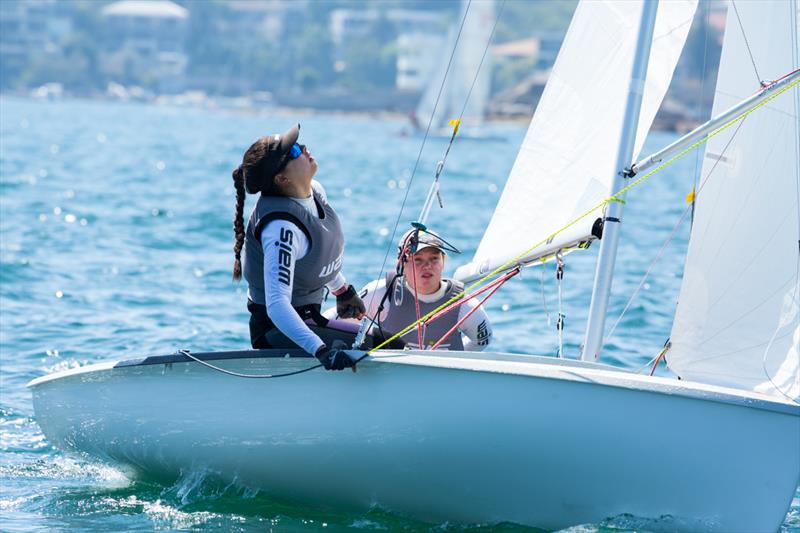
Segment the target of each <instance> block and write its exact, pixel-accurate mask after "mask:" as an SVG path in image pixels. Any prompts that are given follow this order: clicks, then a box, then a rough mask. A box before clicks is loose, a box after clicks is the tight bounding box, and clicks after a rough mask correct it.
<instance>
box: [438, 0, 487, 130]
mask: <svg viewBox="0 0 800 533" xmlns="http://www.w3.org/2000/svg"><path fill="white" fill-rule="evenodd" d="M495 16H496V15H495V12H494V0H472V2H471V3H470V4H469V12H468V14H467V19H466V20H465V21H464V29H463V30H462V31H461V40H460V42H459V45H458V51H457V53H456V57H455V60H456V65H455V68H456V70H455V71H454V72H453V77H454V80H455V83H454V84H453V85H452V87H451V91H450V102H451V107H452V110H451V115H452V116H450V117H447V119H450V118H458V117H459V115H460V114H461V110H462V109H464V116H463V117H462V118H463V122H464V126H465V127H474V126H479V125H481V124H482V123H483V118H484V115H485V114H486V104H487V102H488V100H489V89H490V82H491V74H492V57H491V56H492V54H491V53H489V52H488V51H487V50H486V49H487V47H488V46H490V44H491V43H490V42H489V40H490V39H491V37H492V28H493V27H494V22H495ZM484 51H486V53H485V54H484ZM481 60H483V64H481ZM473 82H474V83H473ZM470 89H472V92H470ZM468 97H469V100H468V99H467V98H468ZM464 104H466V108H464ZM446 124H447V123H446V122H445V123H444V124H443V125H446Z"/></svg>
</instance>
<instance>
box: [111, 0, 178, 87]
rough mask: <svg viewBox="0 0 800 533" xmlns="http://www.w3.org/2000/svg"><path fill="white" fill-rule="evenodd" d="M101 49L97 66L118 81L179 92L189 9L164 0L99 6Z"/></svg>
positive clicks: (124, 2) (130, 0)
mask: <svg viewBox="0 0 800 533" xmlns="http://www.w3.org/2000/svg"><path fill="white" fill-rule="evenodd" d="M102 15H103V19H104V22H105V29H106V32H105V39H104V45H105V50H104V52H103V54H102V55H101V60H100V61H101V68H102V69H103V70H104V71H105V73H106V74H109V75H111V76H112V77H117V79H118V81H122V82H131V81H132V80H138V81H140V82H141V81H144V82H149V83H150V84H152V85H154V88H156V89H158V90H159V91H161V92H180V91H181V90H182V89H183V86H184V83H185V73H186V65H187V63H188V57H187V55H186V53H185V40H186V35H187V30H188V27H187V26H188V19H189V12H188V11H187V10H186V9H185V8H183V7H181V6H179V5H177V4H175V3H173V2H169V1H167V0H123V1H121V2H115V3H113V4H109V5H107V6H106V7H104V8H103V11H102Z"/></svg>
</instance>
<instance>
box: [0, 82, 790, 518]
mask: <svg viewBox="0 0 800 533" xmlns="http://www.w3.org/2000/svg"><path fill="white" fill-rule="evenodd" d="M293 121H299V122H301V123H302V133H301V138H302V141H303V142H304V143H306V144H307V145H308V146H309V147H310V149H311V150H312V152H313V153H314V155H315V157H316V158H317V160H318V161H319V163H320V169H319V172H318V174H317V178H318V179H319V181H321V182H322V183H323V184H324V185H325V187H326V189H327V192H328V196H329V199H330V201H331V202H332V203H333V204H334V206H335V207H336V209H337V211H338V212H339V213H340V214H341V217H342V219H343V223H344V229H345V234H346V237H347V251H346V259H345V266H344V273H345V275H346V276H347V277H348V279H349V280H350V281H351V282H352V283H353V284H354V285H356V286H360V285H363V284H364V283H366V282H368V281H369V280H371V279H374V278H375V277H377V276H378V275H379V274H380V272H381V271H382V269H383V268H384V259H385V257H386V255H387V253H389V255H390V256H391V255H392V254H391V252H388V251H389V250H391V249H392V248H393V244H392V243H393V242H394V240H396V238H393V237H392V235H393V234H394V233H395V225H396V224H397V223H398V221H399V227H398V228H397V235H399V233H400V232H402V231H404V230H405V229H406V228H407V227H408V223H409V221H411V220H414V219H415V218H416V217H417V214H418V211H419V209H420V207H421V205H422V202H423V199H424V197H425V193H426V192H427V189H428V187H429V185H430V182H431V179H432V177H433V173H434V170H435V166H436V162H437V161H438V160H439V159H440V158H441V157H442V155H443V153H444V149H445V143H444V142H442V141H439V140H429V141H428V142H427V143H426V145H425V146H424V150H423V151H422V154H421V157H420V159H419V164H418V165H416V166H415V162H416V160H417V157H418V154H419V153H420V145H421V142H422V139H421V138H419V137H413V136H412V137H403V136H399V135H398V132H399V131H400V130H401V129H403V127H404V124H403V123H402V122H400V121H397V120H392V119H386V118H380V117H371V118H370V117H359V118H355V117H352V116H339V115H325V114H318V113H314V114H300V113H288V112H276V111H262V112H253V111H248V112H243V111H242V112H233V111H219V110H218V111H211V110H204V109H187V108H176V107H159V106H151V105H144V104H123V103H109V102H91V101H64V102H39V101H33V100H25V99H17V98H9V97H3V98H2V99H0V531H67V530H69V531H75V530H85V531H123V530H126V531H127V530H141V531H151V530H167V531H171V530H202V531H208V530H219V531H267V530H269V531H318V530H325V531H327V530H330V531H375V530H381V531H383V530H390V531H391V530H402V531H437V532H438V531H460V532H462V531H537V530H535V529H532V528H525V527H522V526H518V525H514V524H503V525H500V526H497V525H494V526H485V525H480V524H476V525H472V526H464V525H454V524H447V523H445V524H424V523H421V522H416V521H414V520H410V519H407V518H405V517H402V516H397V515H393V514H391V513H388V512H385V511H382V510H380V509H374V510H372V511H370V512H369V513H366V514H363V515H353V514H346V513H345V514H329V513H321V512H318V511H316V510H314V509H309V508H304V507H299V506H286V505H283V504H279V503H276V502H273V501H270V500H269V499H267V498H265V497H263V496H262V495H260V494H258V493H257V492H252V491H248V490H244V489H241V488H238V487H232V486H224V485H219V484H218V483H217V482H215V481H214V480H211V479H204V478H203V477H202V476H191V475H190V476H187V477H185V478H183V479H180V480H178V481H177V482H176V483H174V484H172V485H162V484H159V483H157V482H155V481H149V480H128V479H126V478H125V477H124V476H123V475H122V474H121V473H120V472H118V471H116V470H114V469H113V468H111V467H108V466H104V465H102V464H98V463H93V462H87V461H86V460H84V459H81V458H76V457H72V456H68V455H65V454H64V453H62V452H60V451H59V450H57V449H56V448H54V447H53V446H51V445H50V444H49V443H48V442H47V440H46V439H45V438H44V436H43V435H42V433H41V431H40V430H39V428H38V427H37V425H36V422H35V419H34V416H33V408H32V405H31V396H30V393H29V392H28V390H27V389H26V388H25V384H26V383H27V382H28V381H29V380H31V379H33V378H36V377H39V376H41V375H43V374H45V373H48V372H53V371H57V370H63V369H67V368H71V367H74V366H77V365H81V364H86V363H94V362H99V361H105V360H109V359H120V358H132V357H138V356H142V355H153V354H166V353H172V352H174V351H175V350H177V349H181V348H189V349H191V350H192V351H211V350H231V349H241V348H246V347H248V330H247V319H248V316H249V315H248V313H247V311H246V309H245V298H246V297H245V290H246V289H245V287H244V286H243V285H241V284H236V283H233V282H232V281H231V266H232V262H233V252H232V246H233V232H232V225H231V219H232V215H233V208H234V198H235V196H234V190H233V186H232V181H231V177H230V172H231V169H232V168H233V167H234V166H235V165H236V164H237V163H238V162H239V161H240V160H241V154H242V152H243V151H244V149H246V148H247V146H249V144H250V143H251V142H252V141H253V140H254V139H256V138H257V137H259V136H261V135H264V134H267V133H273V132H280V131H283V130H285V129H286V128H287V127H288V126H289V125H291V123H292V122H293ZM494 130H495V131H496V132H497V133H499V134H501V135H503V136H505V137H506V139H507V140H506V141H505V142H486V141H470V140H458V141H457V142H456V144H455V146H454V147H453V150H452V152H451V153H450V156H449V158H448V160H447V165H446V169H445V172H444V174H443V178H442V183H443V190H442V197H443V201H444V209H439V208H438V207H435V208H434V211H433V213H432V215H431V218H430V220H429V225H430V226H431V227H432V228H435V229H436V230H438V231H440V232H442V233H443V234H445V235H446V236H447V237H448V238H449V239H450V240H452V242H453V243H454V244H456V245H457V246H459V247H461V249H462V250H463V252H464V253H463V254H462V255H461V256H454V257H451V258H450V259H449V264H448V267H447V268H448V270H449V271H452V269H454V268H455V267H456V266H458V265H459V264H462V263H463V262H465V261H467V260H468V259H469V258H470V257H471V255H472V252H474V250H475V247H476V246H477V244H478V242H479V241H480V237H481V234H482V230H483V228H484V227H485V225H486V223H487V222H488V220H489V218H490V216H491V213H492V210H493V208H494V205H495V204H496V202H497V200H498V198H499V195H500V193H501V191H502V188H503V184H504V181H505V178H506V177H507V176H508V173H509V171H510V169H511V165H512V163H513V161H514V157H515V155H516V152H517V149H518V147H519V144H520V143H521V141H522V137H523V135H524V133H525V128H524V127H521V126H510V125H507V126H494ZM672 138H674V135H672V134H663V133H655V134H653V135H651V137H650V138H649V139H648V141H647V144H646V146H645V151H647V150H650V149H656V148H659V147H661V146H663V145H665V144H666V143H668V142H669V141H670V140H671V139H672ZM697 165H698V158H697V156H696V154H689V155H687V156H686V157H684V158H683V159H681V160H679V161H678V162H676V163H675V164H674V165H672V166H670V167H669V168H668V169H666V170H664V171H663V172H661V173H659V174H657V175H656V176H654V177H653V178H652V179H650V180H648V181H647V182H646V183H645V184H643V185H641V186H640V187H637V188H636V189H634V190H632V191H631V192H630V193H629V194H628V197H627V200H628V201H627V204H626V206H625V222H626V223H625V224H623V229H622V237H621V244H620V251H619V258H618V261H617V269H616V277H615V284H614V290H613V294H612V298H611V307H610V320H609V324H608V325H607V327H610V326H611V324H613V322H614V321H615V320H616V317H617V316H618V315H619V313H620V312H621V310H622V309H623V307H624V306H625V304H626V303H627V301H628V298H629V297H630V296H631V295H632V294H633V292H634V291H635V290H636V288H637V287H638V286H639V284H640V282H641V280H642V275H643V273H644V272H645V271H646V270H648V267H650V265H651V262H652V261H653V259H654V258H655V257H656V256H657V255H658V254H659V251H660V250H661V247H662V245H663V244H664V242H665V240H666V239H667V238H668V236H669V235H670V233H671V232H672V230H673V227H674V226H675V224H676V223H677V222H678V220H679V218H680V217H681V215H682V214H683V212H684V210H685V209H686V203H685V196H686V194H687V193H688V192H689V191H690V190H691V188H692V183H693V176H694V175H695V174H696V168H697ZM415 168H416V170H415ZM252 202H253V199H252V198H250V199H249V200H248V207H247V208H246V210H249V206H251V205H252ZM403 206H404V208H402V209H401V207H403ZM687 220H688V218H687ZM687 236H688V223H684V224H682V225H681V226H680V227H679V228H678V230H677V232H676V233H675V238H674V239H672V240H671V241H670V242H669V243H668V244H666V246H665V247H664V250H663V255H662V258H661V260H660V261H659V262H658V263H657V264H656V265H655V266H654V267H653V269H652V272H651V275H650V276H649V278H648V279H647V280H646V282H645V284H644V285H643V288H642V291H641V293H640V294H639V296H638V298H637V299H636V300H635V301H634V302H633V304H632V305H631V306H630V308H629V310H628V312H627V313H626V314H625V316H624V317H623V319H622V321H621V322H620V325H619V328H618V329H617V330H616V332H615V334H614V336H613V337H612V338H611V339H610V342H609V343H608V344H607V347H606V351H605V353H604V360H605V361H606V362H609V363H611V364H616V365H620V366H625V367H628V368H638V367H640V366H642V365H644V364H645V363H646V362H647V361H648V360H650V359H651V358H652V357H653V356H654V355H655V354H656V353H657V352H658V351H659V350H660V348H661V346H662V345H663V343H664V341H665V340H666V338H667V337H668V335H669V332H670V328H671V323H672V314H673V312H674V308H675V301H676V298H677V294H678V290H679V287H680V275H681V270H682V265H683V260H684V256H685V250H686V244H687ZM597 248H598V247H597V246H593V247H592V248H591V249H590V250H588V251H585V252H580V253H575V254H572V255H570V256H568V258H567V271H566V275H565V278H564V283H563V300H564V308H563V311H564V313H565V314H566V330H565V333H564V342H565V352H566V354H567V355H568V356H576V355H577V352H578V347H579V344H580V342H581V341H582V336H583V328H584V326H585V321H586V309H587V307H588V302H589V298H590V293H591V282H592V277H593V275H594V264H595V259H596V254H597ZM487 309H488V312H489V313H490V315H491V317H492V321H493V324H494V329H495V336H496V348H497V350H498V351H512V352H513V351H518V352H526V353H540V354H554V353H555V351H556V349H557V345H558V339H557V336H556V330H555V325H554V324H555V322H554V321H555V316H556V314H557V312H558V310H557V286H556V284H555V278H554V271H553V268H552V266H547V267H545V268H544V269H528V270H526V271H525V272H524V273H523V275H522V276H520V278H519V279H515V280H513V281H511V282H509V283H508V284H507V285H506V286H505V287H504V288H503V289H502V290H500V291H499V292H498V293H496V294H495V296H493V297H492V299H491V300H490V301H489V302H488V303H487ZM548 318H549V321H548ZM642 467H643V468H646V464H643V465H642ZM608 482H609V484H613V482H614V480H608ZM643 529H646V524H644V525H643V524H642V523H640V522H638V521H637V519H636V518H634V517H629V518H625V517H623V518H615V519H612V520H609V521H607V522H603V523H598V524H576V526H575V527H573V528H570V529H569V531H570V532H572V533H577V532H581V533H583V532H595V531H604V532H605V531H641V530H643ZM782 531H786V532H788V531H794V532H797V531H800V497H798V495H796V497H795V499H794V501H793V503H792V507H791V509H790V512H789V514H788V515H787V517H786V520H785V522H784V524H783V526H782Z"/></svg>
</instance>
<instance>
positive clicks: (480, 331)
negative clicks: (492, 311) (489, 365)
mask: <svg viewBox="0 0 800 533" xmlns="http://www.w3.org/2000/svg"><path fill="white" fill-rule="evenodd" d="M477 305H478V302H477V300H475V299H474V298H473V299H472V300H470V301H468V302H467V303H465V304H464V305H462V306H461V307H460V308H459V310H458V319H459V320H461V319H462V318H464V317H465V316H467V313H469V312H470V311H472V310H473V309H475V307H477ZM458 329H459V330H461V333H463V334H464V336H465V337H467V339H468V340H467V342H465V343H464V350H465V351H467V352H480V351H483V350H485V349H486V347H487V346H489V343H490V342H491V340H492V325H491V323H490V322H489V316H488V315H487V314H486V311H484V310H483V307H478V309H477V310H476V311H475V312H474V313H472V315H470V317H469V318H468V319H466V320H465V321H464V323H463V324H461V326H460V327H459V328H458Z"/></svg>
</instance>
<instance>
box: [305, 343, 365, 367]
mask: <svg viewBox="0 0 800 533" xmlns="http://www.w3.org/2000/svg"><path fill="white" fill-rule="evenodd" d="M346 349H347V343H346V342H344V341H342V340H338V339H337V340H335V341H333V347H332V348H330V349H329V348H328V347H327V346H325V345H324V344H323V345H322V346H320V347H319V350H317V353H315V354H314V355H315V356H316V357H317V359H319V362H320V363H322V366H324V367H325V370H344V369H345V368H351V367H353V366H355V364H356V363H355V361H353V360H352V359H350V356H349V355H347V352H345V350H346Z"/></svg>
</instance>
